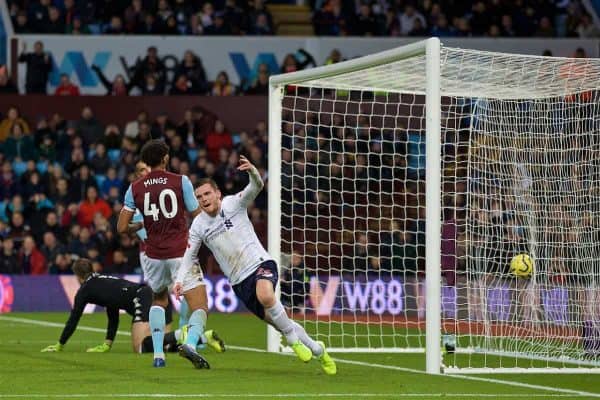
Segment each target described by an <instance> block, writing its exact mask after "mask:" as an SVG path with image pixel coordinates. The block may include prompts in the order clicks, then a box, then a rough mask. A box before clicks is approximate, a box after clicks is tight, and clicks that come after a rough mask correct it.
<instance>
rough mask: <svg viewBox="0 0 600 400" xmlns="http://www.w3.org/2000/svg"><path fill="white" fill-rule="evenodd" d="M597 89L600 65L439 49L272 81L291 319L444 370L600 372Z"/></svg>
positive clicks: (273, 219)
mask: <svg viewBox="0 0 600 400" xmlns="http://www.w3.org/2000/svg"><path fill="white" fill-rule="evenodd" d="M599 89H600V60H598V59H572V58H557V57H541V56H525V55H515V54H503V53H494V52H485V51H476V50H468V49H458V48H449V47H445V46H443V45H441V44H440V42H439V40H438V39H435V38H434V39H428V40H426V41H421V42H416V43H413V44H410V45H407V46H403V47H399V48H397V49H393V50H389V51H385V52H381V53H377V54H373V55H369V56H366V57H362V58H357V59H353V60H349V61H345V62H341V63H338V64H334V65H328V66H325V67H320V68H315V69H311V70H305V71H299V72H295V73H290V74H283V75H278V76H275V77H272V78H271V81H270V92H269V96H270V97H269V178H268V183H269V184H268V199H269V220H268V224H269V238H268V239H269V252H270V253H271V254H272V255H273V256H274V257H275V258H276V259H277V260H278V261H279V264H280V269H281V274H280V275H281V286H280V290H281V299H282V301H283V302H284V304H285V305H286V306H287V307H288V308H289V310H290V312H291V314H292V317H293V318H294V319H295V320H296V321H298V322H299V323H302V324H303V325H304V326H305V327H306V329H307V332H309V333H310V334H311V335H313V336H315V337H317V338H318V339H319V340H323V341H324V342H325V343H326V344H328V345H329V346H330V347H331V348H332V351H334V352H335V351H337V352H397V353H401V352H420V353H423V354H424V356H425V358H426V365H427V367H426V368H427V371H428V372H429V373H440V372H445V373H468V372H472V373H484V372H502V371H508V372H515V371H523V372H568V373H573V372H585V373H589V372H600V96H599V93H600V92H599ZM517 255H527V256H528V257H521V258H520V259H521V260H527V261H528V262H532V263H533V266H532V267H531V268H530V266H528V267H527V268H525V269H524V270H523V271H526V272H524V273H520V274H519V275H518V276H517V275H514V274H513V273H511V270H510V264H511V260H512V259H513V258H514V257H515V256H517ZM268 348H269V350H270V351H285V347H284V345H283V343H282V342H281V338H280V337H279V336H278V335H277V334H276V332H275V331H273V330H270V331H269V333H268Z"/></svg>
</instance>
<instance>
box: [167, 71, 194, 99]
mask: <svg viewBox="0 0 600 400" xmlns="http://www.w3.org/2000/svg"><path fill="white" fill-rule="evenodd" d="M169 94H170V95H171V96H182V95H191V94H195V91H194V90H193V86H192V82H190V80H189V79H188V78H187V77H186V76H185V75H179V76H178V77H176V78H175V80H174V82H173V86H172V87H171V90H169Z"/></svg>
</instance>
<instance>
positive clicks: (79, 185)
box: [69, 163, 96, 202]
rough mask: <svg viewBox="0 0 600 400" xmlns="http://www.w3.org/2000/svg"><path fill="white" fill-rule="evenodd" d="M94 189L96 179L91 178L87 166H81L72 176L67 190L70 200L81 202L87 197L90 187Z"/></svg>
mask: <svg viewBox="0 0 600 400" xmlns="http://www.w3.org/2000/svg"><path fill="white" fill-rule="evenodd" d="M92 186H93V187H96V179H94V177H93V176H92V174H91V172H90V168H89V167H88V166H87V164H85V163H84V164H82V165H81V167H79V168H78V170H77V171H76V172H75V173H74V174H73V177H72V178H71V185H70V188H69V194H70V198H71V199H73V201H77V202H79V201H81V200H82V199H83V198H84V196H86V195H87V191H88V189H89V188H90V187H92Z"/></svg>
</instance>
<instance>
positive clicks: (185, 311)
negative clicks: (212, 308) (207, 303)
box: [179, 298, 190, 329]
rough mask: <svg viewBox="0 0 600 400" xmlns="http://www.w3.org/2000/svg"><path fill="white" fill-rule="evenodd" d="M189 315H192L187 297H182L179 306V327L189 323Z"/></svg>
mask: <svg viewBox="0 0 600 400" xmlns="http://www.w3.org/2000/svg"><path fill="white" fill-rule="evenodd" d="M189 316H190V307H189V306H188V303H187V301H185V298H183V299H181V304H180V306H179V328H180V329H181V327H182V326H184V325H187V324H188V321H189Z"/></svg>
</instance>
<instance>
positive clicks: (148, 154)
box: [140, 139, 169, 168]
mask: <svg viewBox="0 0 600 400" xmlns="http://www.w3.org/2000/svg"><path fill="white" fill-rule="evenodd" d="M167 154H169V146H168V145H167V144H166V143H165V142H164V141H163V140H161V139H152V140H150V141H148V142H146V144H145V145H144V147H142V151H141V155H140V158H141V160H142V161H143V162H145V163H146V165H147V166H149V167H150V168H155V167H158V166H159V165H160V164H161V163H162V161H163V159H164V158H165V156H166V155H167Z"/></svg>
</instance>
